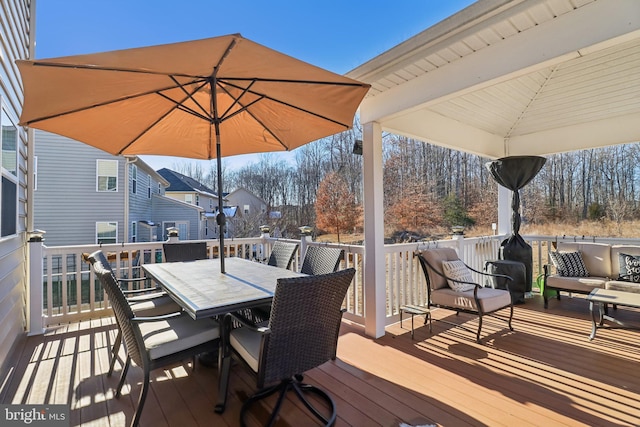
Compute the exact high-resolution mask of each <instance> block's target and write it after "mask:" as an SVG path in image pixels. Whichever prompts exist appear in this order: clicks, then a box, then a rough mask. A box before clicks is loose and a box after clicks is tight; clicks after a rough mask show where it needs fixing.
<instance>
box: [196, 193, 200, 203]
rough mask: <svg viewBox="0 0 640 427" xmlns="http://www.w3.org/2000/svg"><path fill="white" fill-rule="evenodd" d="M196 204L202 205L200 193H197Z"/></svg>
mask: <svg viewBox="0 0 640 427" xmlns="http://www.w3.org/2000/svg"><path fill="white" fill-rule="evenodd" d="M196 206H200V195H198V194H196Z"/></svg>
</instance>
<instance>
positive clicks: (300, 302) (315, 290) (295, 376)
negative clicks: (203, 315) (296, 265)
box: [216, 268, 355, 425]
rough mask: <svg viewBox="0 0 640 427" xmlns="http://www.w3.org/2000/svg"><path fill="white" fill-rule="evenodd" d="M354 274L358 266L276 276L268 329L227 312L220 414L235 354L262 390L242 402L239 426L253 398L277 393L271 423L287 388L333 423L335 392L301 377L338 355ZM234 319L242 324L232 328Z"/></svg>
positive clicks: (223, 335)
mask: <svg viewBox="0 0 640 427" xmlns="http://www.w3.org/2000/svg"><path fill="white" fill-rule="evenodd" d="M354 275H355V269H353V268H349V269H346V270H340V271H338V272H336V273H330V274H324V275H318V276H304V277H298V278H289V279H278V284H277V286H276V290H275V294H274V297H273V309H272V311H271V317H270V318H269V323H268V325H267V327H257V326H256V325H255V324H251V323H250V322H248V321H247V319H245V318H242V317H241V316H238V315H237V314H234V313H230V314H227V315H225V317H224V321H223V326H222V330H223V334H222V346H221V348H222V352H223V358H222V366H221V370H220V375H221V378H220V382H219V386H220V389H219V392H218V399H219V400H218V404H217V405H216V412H219V413H221V412H223V411H224V409H225V405H226V397H227V389H228V384H229V375H230V369H231V354H232V352H233V354H235V355H236V356H237V357H238V358H239V359H240V360H242V361H243V362H245V364H246V365H247V366H248V367H249V368H250V369H251V370H252V371H253V372H254V373H255V374H256V383H257V388H258V391H257V392H256V393H255V394H254V395H252V396H251V397H249V398H248V399H247V400H246V401H245V402H244V403H243V405H242V409H241V411H240V425H245V421H244V418H245V415H246V413H247V411H249V409H250V408H251V406H252V405H253V404H254V403H255V402H257V401H259V400H261V399H263V398H266V397H268V396H270V395H272V394H274V393H279V398H278V400H277V403H276V405H275V407H274V408H273V410H272V412H271V416H270V419H269V422H268V425H273V423H274V422H275V421H276V418H277V416H278V412H279V410H280V407H281V405H282V402H283V400H284V396H285V394H286V393H287V392H288V391H289V390H293V391H295V394H296V395H297V396H298V398H300V399H301V400H302V402H303V403H304V405H305V406H306V407H307V408H308V409H309V410H310V411H311V413H313V415H314V416H315V417H317V418H318V419H319V420H320V421H322V422H324V423H325V424H326V425H333V423H334V422H335V420H336V407H335V404H334V402H333V399H332V398H331V396H329V394H327V392H325V391H324V390H322V389H320V388H318V387H315V386H312V385H310V384H304V383H303V382H302V381H303V380H304V377H303V374H304V373H305V372H306V371H308V370H310V369H313V368H315V367H317V366H320V365H322V364H323V363H325V362H327V361H329V360H334V359H335V357H336V347H337V344H338V333H339V330H340V323H341V320H342V313H343V311H344V310H342V303H343V301H344V298H345V296H346V293H347V290H348V289H349V285H350V284H351V281H352V280H353V277H354ZM232 322H240V323H241V324H242V326H241V327H239V328H232ZM274 384H275V385H274ZM308 393H312V394H314V395H315V396H316V398H320V399H321V400H323V401H324V402H325V403H326V405H327V406H328V408H329V410H328V411H327V409H326V408H325V409H324V410H322V409H321V408H322V407H323V405H320V408H318V406H317V404H316V405H314V404H312V402H311V401H309V400H307V399H306V397H305V394H307V395H308ZM327 412H329V414H328V415H327Z"/></svg>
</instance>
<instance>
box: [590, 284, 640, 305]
mask: <svg viewBox="0 0 640 427" xmlns="http://www.w3.org/2000/svg"><path fill="white" fill-rule="evenodd" d="M587 301H592V302H602V303H607V304H616V305H620V306H626V307H636V308H640V294H636V293H634V292H625V291H617V290H614V289H601V288H596V289H594V290H593V291H591V293H590V294H589V295H587Z"/></svg>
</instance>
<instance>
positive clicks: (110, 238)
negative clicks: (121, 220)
mask: <svg viewBox="0 0 640 427" xmlns="http://www.w3.org/2000/svg"><path fill="white" fill-rule="evenodd" d="M117 241H118V223H117V222H96V243H97V244H108V243H116V242H117Z"/></svg>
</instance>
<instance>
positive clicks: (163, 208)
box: [152, 195, 204, 240]
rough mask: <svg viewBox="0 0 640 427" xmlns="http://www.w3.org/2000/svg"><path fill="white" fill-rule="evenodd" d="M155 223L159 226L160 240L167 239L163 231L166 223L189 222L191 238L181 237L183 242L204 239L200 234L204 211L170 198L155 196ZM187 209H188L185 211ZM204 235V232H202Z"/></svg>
mask: <svg viewBox="0 0 640 427" xmlns="http://www.w3.org/2000/svg"><path fill="white" fill-rule="evenodd" d="M152 199H153V212H154V218H153V221H154V222H155V223H157V224H158V240H163V239H165V238H166V230H164V229H163V226H162V223H163V222H164V221H188V223H189V227H188V228H189V236H180V239H181V240H187V239H189V240H199V239H203V237H202V235H201V233H200V228H201V227H200V212H203V209H202V208H200V207H198V206H195V205H189V204H187V203H185V202H180V201H177V200H175V199H172V198H170V197H159V196H157V195H154V196H153V198H152ZM185 207H186V208H187V209H185ZM202 233H204V231H203V232H202Z"/></svg>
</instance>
